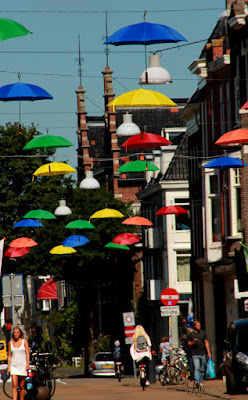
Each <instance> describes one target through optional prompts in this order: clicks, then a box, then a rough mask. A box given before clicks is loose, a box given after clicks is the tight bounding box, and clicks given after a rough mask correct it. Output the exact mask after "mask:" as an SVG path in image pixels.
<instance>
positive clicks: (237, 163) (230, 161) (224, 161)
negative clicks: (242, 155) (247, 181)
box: [204, 157, 247, 170]
mask: <svg viewBox="0 0 248 400" xmlns="http://www.w3.org/2000/svg"><path fill="white" fill-rule="evenodd" d="M242 166H244V167H247V164H245V163H244V165H242V160H240V159H239V158H234V157H219V158H215V159H214V160H212V161H210V162H209V163H207V164H206V165H205V166H204V168H218V169H221V170H223V169H228V168H242Z"/></svg>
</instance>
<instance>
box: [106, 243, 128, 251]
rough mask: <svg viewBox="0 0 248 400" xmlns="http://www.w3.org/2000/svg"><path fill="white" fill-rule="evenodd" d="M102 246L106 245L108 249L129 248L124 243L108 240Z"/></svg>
mask: <svg viewBox="0 0 248 400" xmlns="http://www.w3.org/2000/svg"><path fill="white" fill-rule="evenodd" d="M104 247H107V248H108V249H113V250H130V248H129V247H128V246H126V245H125V244H117V243H113V242H109V243H108V244H106V245H105V246H104Z"/></svg>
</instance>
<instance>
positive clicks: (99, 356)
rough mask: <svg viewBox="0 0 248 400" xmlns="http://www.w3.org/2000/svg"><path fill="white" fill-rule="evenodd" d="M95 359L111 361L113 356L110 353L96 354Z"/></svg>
mask: <svg viewBox="0 0 248 400" xmlns="http://www.w3.org/2000/svg"><path fill="white" fill-rule="evenodd" d="M96 361H113V356H112V354H111V353H109V354H108V353H104V354H97V355H96Z"/></svg>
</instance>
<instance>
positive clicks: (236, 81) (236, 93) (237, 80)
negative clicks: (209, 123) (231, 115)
mask: <svg viewBox="0 0 248 400" xmlns="http://www.w3.org/2000/svg"><path fill="white" fill-rule="evenodd" d="M234 99H235V120H236V122H239V119H240V116H239V109H240V75H239V56H237V59H236V76H235V78H234Z"/></svg>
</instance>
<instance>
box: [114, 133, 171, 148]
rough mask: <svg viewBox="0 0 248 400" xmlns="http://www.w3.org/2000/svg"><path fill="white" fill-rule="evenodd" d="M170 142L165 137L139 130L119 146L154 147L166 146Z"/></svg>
mask: <svg viewBox="0 0 248 400" xmlns="http://www.w3.org/2000/svg"><path fill="white" fill-rule="evenodd" d="M169 144H172V143H171V142H170V141H169V140H167V139H166V138H164V137H162V136H160V135H155V134H154V133H146V132H141V133H140V134H138V135H134V136H132V137H130V138H129V139H127V140H126V141H125V142H124V143H123V144H122V145H121V147H124V148H126V150H127V149H152V148H155V147H161V146H168V145H169Z"/></svg>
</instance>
